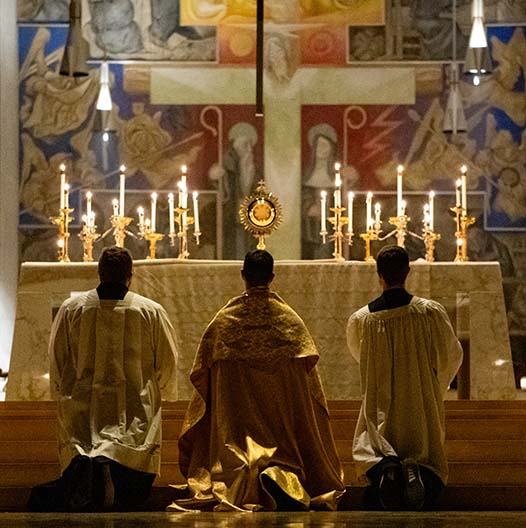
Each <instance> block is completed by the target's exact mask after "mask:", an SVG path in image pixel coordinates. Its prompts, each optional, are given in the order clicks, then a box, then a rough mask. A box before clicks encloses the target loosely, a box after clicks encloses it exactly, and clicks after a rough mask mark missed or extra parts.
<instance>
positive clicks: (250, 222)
mask: <svg viewBox="0 0 526 528" xmlns="http://www.w3.org/2000/svg"><path fill="white" fill-rule="evenodd" d="M282 216H283V215H282V212H281V204H280V203H279V200H278V198H277V197H276V196H274V195H273V194H272V193H271V192H268V191H267V189H266V188H265V182H264V181H263V180H260V181H259V182H258V186H257V187H256V190H255V191H254V192H253V193H252V194H251V195H250V196H247V197H246V198H245V199H244V200H243V202H241V207H240V208H239V219H240V220H241V223H242V224H243V227H244V228H245V229H246V230H247V231H249V232H250V233H252V235H253V236H254V237H255V238H257V239H258V245H257V248H258V249H265V238H266V237H268V236H269V235H270V233H272V231H274V230H275V229H277V228H278V226H279V224H280V223H281V220H282Z"/></svg>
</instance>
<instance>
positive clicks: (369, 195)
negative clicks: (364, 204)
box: [367, 191, 373, 200]
mask: <svg viewBox="0 0 526 528" xmlns="http://www.w3.org/2000/svg"><path fill="white" fill-rule="evenodd" d="M372 198H373V193H372V192H370V191H369V192H368V193H367V199H368V200H372Z"/></svg>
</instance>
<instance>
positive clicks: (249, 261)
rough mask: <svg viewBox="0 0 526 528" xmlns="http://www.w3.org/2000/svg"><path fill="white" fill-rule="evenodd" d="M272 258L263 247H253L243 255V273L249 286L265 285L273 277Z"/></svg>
mask: <svg viewBox="0 0 526 528" xmlns="http://www.w3.org/2000/svg"><path fill="white" fill-rule="evenodd" d="M273 271H274V259H273V258H272V255H271V254H270V253H269V252H268V251H265V250H264V249H254V250H252V251H249V252H248V253H247V254H246V255H245V261H244V263H243V274H244V277H245V280H246V281H247V282H248V284H250V285H251V286H266V285H267V284H269V282H270V281H271V280H272V278H273V277H274V274H273Z"/></svg>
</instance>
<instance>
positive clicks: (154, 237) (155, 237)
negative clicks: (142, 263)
mask: <svg viewBox="0 0 526 528" xmlns="http://www.w3.org/2000/svg"><path fill="white" fill-rule="evenodd" d="M144 238H145V239H146V240H148V242H149V244H150V247H149V254H148V256H147V257H146V258H147V259H155V258H157V256H156V245H157V242H159V240H162V239H163V238H164V235H163V234H161V233H157V232H155V231H151V230H150V231H147V232H146V233H145V234H144Z"/></svg>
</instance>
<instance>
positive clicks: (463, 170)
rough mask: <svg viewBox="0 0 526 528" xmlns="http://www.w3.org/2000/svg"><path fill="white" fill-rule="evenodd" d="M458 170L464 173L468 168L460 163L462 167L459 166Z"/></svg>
mask: <svg viewBox="0 0 526 528" xmlns="http://www.w3.org/2000/svg"><path fill="white" fill-rule="evenodd" d="M460 172H461V173H462V174H466V172H468V168H467V167H466V166H465V165H462V167H460Z"/></svg>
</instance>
